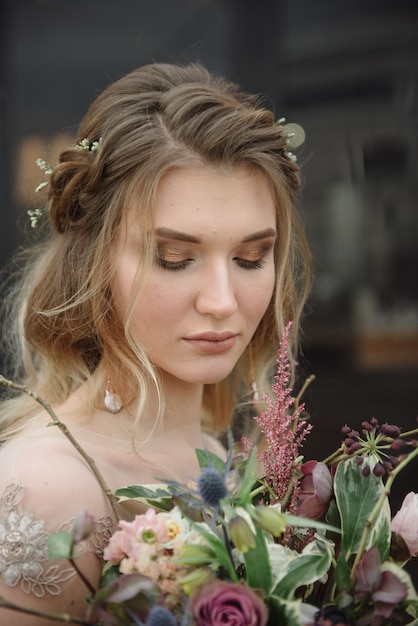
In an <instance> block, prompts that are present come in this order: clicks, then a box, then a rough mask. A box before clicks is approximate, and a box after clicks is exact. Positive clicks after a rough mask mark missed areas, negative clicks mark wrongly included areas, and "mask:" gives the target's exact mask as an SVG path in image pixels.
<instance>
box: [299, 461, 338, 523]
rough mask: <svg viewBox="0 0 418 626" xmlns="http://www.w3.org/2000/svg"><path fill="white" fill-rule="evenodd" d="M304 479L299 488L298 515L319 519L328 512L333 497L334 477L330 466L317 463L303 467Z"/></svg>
mask: <svg viewBox="0 0 418 626" xmlns="http://www.w3.org/2000/svg"><path fill="white" fill-rule="evenodd" d="M301 469H302V473H303V475H304V476H303V478H302V480H301V481H300V487H299V494H298V497H299V506H298V507H297V510H296V514H297V515H301V516H302V517H308V518H309V519H319V518H320V517H321V516H322V515H323V514H324V513H325V511H326V510H327V507H328V504H329V502H330V500H331V497H332V477H331V472H330V471H329V469H328V466H327V465H325V464H324V463H318V462H317V461H307V462H306V463H304V464H303V465H302V468H301Z"/></svg>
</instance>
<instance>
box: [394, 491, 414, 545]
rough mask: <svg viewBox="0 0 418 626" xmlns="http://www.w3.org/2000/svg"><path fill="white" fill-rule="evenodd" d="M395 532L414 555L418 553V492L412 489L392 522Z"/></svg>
mask: <svg viewBox="0 0 418 626" xmlns="http://www.w3.org/2000/svg"><path fill="white" fill-rule="evenodd" d="M391 529H392V531H393V532H395V533H397V534H398V535H401V537H402V539H403V540H404V541H405V543H406V545H407V546H408V550H409V552H410V553H411V555H412V556H416V555H417V554H418V494H416V493H414V492H413V491H410V492H409V493H408V494H407V495H406V496H405V499H404V501H403V502H402V506H401V508H400V509H399V511H398V512H397V513H396V515H395V517H394V518H393V520H392V523H391Z"/></svg>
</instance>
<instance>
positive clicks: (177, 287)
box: [113, 166, 276, 384]
mask: <svg viewBox="0 0 418 626" xmlns="http://www.w3.org/2000/svg"><path fill="white" fill-rule="evenodd" d="M137 215H138V212H137V211H135V210H134V209H133V208H132V210H131V211H130V212H129V215H128V217H127V219H126V221H125V228H122V229H121V232H120V234H119V236H118V238H117V241H116V248H115V254H116V257H115V258H116V274H115V279H114V283H113V295H114V299H115V305H116V308H117V312H118V314H119V315H120V317H121V318H122V320H125V319H126V314H127V310H128V308H129V303H130V300H131V297H132V294H133V293H134V289H135V287H134V285H135V274H136V271H137V268H138V263H139V259H140V254H141V253H140V250H141V245H140V244H141V242H140V221H139V220H138V217H137ZM155 238H156V243H157V250H158V252H157V257H156V259H155V262H154V265H153V267H152V269H151V271H150V273H149V274H147V276H146V279H145V283H144V286H143V288H142V289H141V292H140V295H139V297H138V299H137V302H136V304H135V309H134V315H133V319H132V332H133V334H134V336H135V338H136V339H137V340H138V341H139V342H140V343H141V344H142V345H143V347H144V349H145V351H146V353H147V354H148V356H149V358H150V359H151V361H152V362H153V363H154V365H155V366H156V367H157V368H158V369H159V371H160V372H161V374H162V375H163V377H164V376H170V377H174V378H175V379H177V380H178V381H182V382H184V383H194V384H202V383H215V382H219V381H220V380H222V379H224V378H225V377H226V376H227V375H228V374H229V373H230V372H231V370H232V368H233V367H234V365H235V364H236V362H237V361H238V359H239V357H240V356H241V354H242V353H243V351H244V349H245V347H246V346H247V344H248V343H249V341H250V339H251V337H252V336H253V334H254V332H255V330H256V329H257V326H258V324H259V322H260V320H261V319H262V317H263V315H264V313H265V311H266V309H267V307H268V305H269V303H270V300H271V297H272V294H273V289H274V285H275V266H274V242H275V239H276V211H275V206H274V201H273V197H272V194H271V191H270V189H269V186H268V184H267V181H266V179H265V178H264V176H263V174H262V173H261V172H259V171H257V170H250V169H247V168H237V169H234V170H232V171H231V172H221V171H219V170H217V169H215V168H211V167H205V166H201V167H190V168H182V169H180V168H179V169H173V170H170V171H169V172H168V173H166V174H165V175H164V176H163V178H162V179H161V182H160V184H159V187H158V190H157V201H156V210H155Z"/></svg>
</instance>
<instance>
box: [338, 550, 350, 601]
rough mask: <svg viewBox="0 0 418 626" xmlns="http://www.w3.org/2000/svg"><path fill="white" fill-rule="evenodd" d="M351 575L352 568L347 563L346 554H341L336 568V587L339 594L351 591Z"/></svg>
mask: <svg viewBox="0 0 418 626" xmlns="http://www.w3.org/2000/svg"><path fill="white" fill-rule="evenodd" d="M350 574H351V569H350V566H349V564H348V563H347V560H346V558H345V555H344V553H343V552H340V554H339V555H338V559H337V564H336V566H335V585H336V587H337V589H338V591H339V592H340V591H349V589H350V587H351V581H350Z"/></svg>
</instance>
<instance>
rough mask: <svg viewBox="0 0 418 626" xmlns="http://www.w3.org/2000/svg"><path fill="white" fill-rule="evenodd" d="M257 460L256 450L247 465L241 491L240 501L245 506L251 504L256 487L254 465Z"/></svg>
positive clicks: (252, 452)
mask: <svg viewBox="0 0 418 626" xmlns="http://www.w3.org/2000/svg"><path fill="white" fill-rule="evenodd" d="M255 460H256V450H255V449H254V450H252V451H251V454H250V456H249V458H248V460H247V462H246V464H245V471H244V475H243V477H242V480H241V485H240V489H239V499H240V501H241V502H242V503H243V504H247V503H248V504H249V503H250V502H251V498H250V493H251V491H252V490H253V486H254V465H255Z"/></svg>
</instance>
